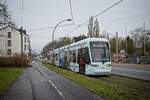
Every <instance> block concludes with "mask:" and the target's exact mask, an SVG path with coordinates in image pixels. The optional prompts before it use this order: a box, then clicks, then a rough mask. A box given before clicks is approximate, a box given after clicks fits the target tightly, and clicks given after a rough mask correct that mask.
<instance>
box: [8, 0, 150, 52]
mask: <svg viewBox="0 0 150 100" xmlns="http://www.w3.org/2000/svg"><path fill="white" fill-rule="evenodd" d="M117 1H119V0H71V2H72V10H73V18H74V22H75V25H70V26H65V27H59V28H57V29H56V31H55V38H59V37H63V36H70V37H73V36H78V35H80V34H86V33H87V26H82V27H80V28H79V29H78V30H76V31H74V32H73V33H71V34H67V33H68V32H70V31H71V30H72V29H74V28H75V27H77V25H78V24H81V23H83V22H84V21H86V20H88V19H89V18H90V16H94V15H96V14H98V13H100V12H101V11H103V10H104V9H106V8H108V7H110V6H111V5H113V4H114V3H116V2H117ZM7 2H8V6H9V11H10V13H11V15H12V19H13V21H14V22H15V23H16V25H17V26H18V27H20V26H21V25H22V26H23V27H24V29H26V30H28V31H27V32H28V34H30V36H31V45H32V49H33V50H37V51H40V50H41V49H42V48H43V46H44V45H46V44H47V43H48V42H49V41H51V36H52V30H53V29H51V28H49V29H48V27H50V26H55V25H56V24H57V23H58V22H59V21H61V20H64V19H67V18H71V13H70V6H69V0H24V5H23V8H24V10H23V24H22V23H21V13H22V10H21V8H22V5H21V4H22V1H21V0H7ZM97 18H98V21H99V27H100V31H101V32H102V31H103V30H106V31H107V32H109V33H110V36H113V35H114V34H115V32H118V33H119V36H125V35H126V34H125V27H126V26H127V30H128V31H130V30H133V29H134V28H137V27H142V24H143V22H145V27H146V29H150V0H124V1H123V2H121V3H120V4H118V5H116V6H115V7H113V8H112V9H110V10H109V11H107V12H105V13H104V14H102V15H100V16H98V17H97ZM63 24H72V22H64V23H63Z"/></svg>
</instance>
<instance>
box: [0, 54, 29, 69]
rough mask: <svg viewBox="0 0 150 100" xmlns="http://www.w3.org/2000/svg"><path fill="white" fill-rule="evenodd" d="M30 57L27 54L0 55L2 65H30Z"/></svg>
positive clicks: (0, 65)
mask: <svg viewBox="0 0 150 100" xmlns="http://www.w3.org/2000/svg"><path fill="white" fill-rule="evenodd" d="M29 63H30V61H29V59H27V56H26V55H25V54H23V55H14V56H7V57H4V56H0V67H28V66H29Z"/></svg>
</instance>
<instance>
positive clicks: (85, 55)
mask: <svg viewBox="0 0 150 100" xmlns="http://www.w3.org/2000/svg"><path fill="white" fill-rule="evenodd" d="M80 59H83V60H84V61H85V62H86V64H89V63H90V56H89V49H88V47H86V48H81V49H79V50H78V63H79V62H80Z"/></svg>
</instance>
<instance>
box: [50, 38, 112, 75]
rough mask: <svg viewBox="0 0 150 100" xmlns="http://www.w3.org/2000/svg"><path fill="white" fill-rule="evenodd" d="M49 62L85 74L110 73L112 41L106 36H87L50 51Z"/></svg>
mask: <svg viewBox="0 0 150 100" xmlns="http://www.w3.org/2000/svg"><path fill="white" fill-rule="evenodd" d="M48 58H49V62H50V63H52V61H53V63H54V64H55V65H57V66H59V67H63V68H66V69H70V70H72V71H74V72H79V73H82V74H85V75H110V74H111V67H112V65H111V52H110V43H109V41H108V40H107V39H105V38H86V39H83V40H81V41H78V42H74V43H72V44H69V45H66V46H64V47H61V48H57V49H55V50H53V51H48Z"/></svg>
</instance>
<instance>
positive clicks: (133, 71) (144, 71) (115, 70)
mask: <svg viewBox="0 0 150 100" xmlns="http://www.w3.org/2000/svg"><path fill="white" fill-rule="evenodd" d="M112 65H113V67H112V74H115V75H121V76H127V77H132V78H136V79H142V80H148V81H150V65H138V64H112Z"/></svg>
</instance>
